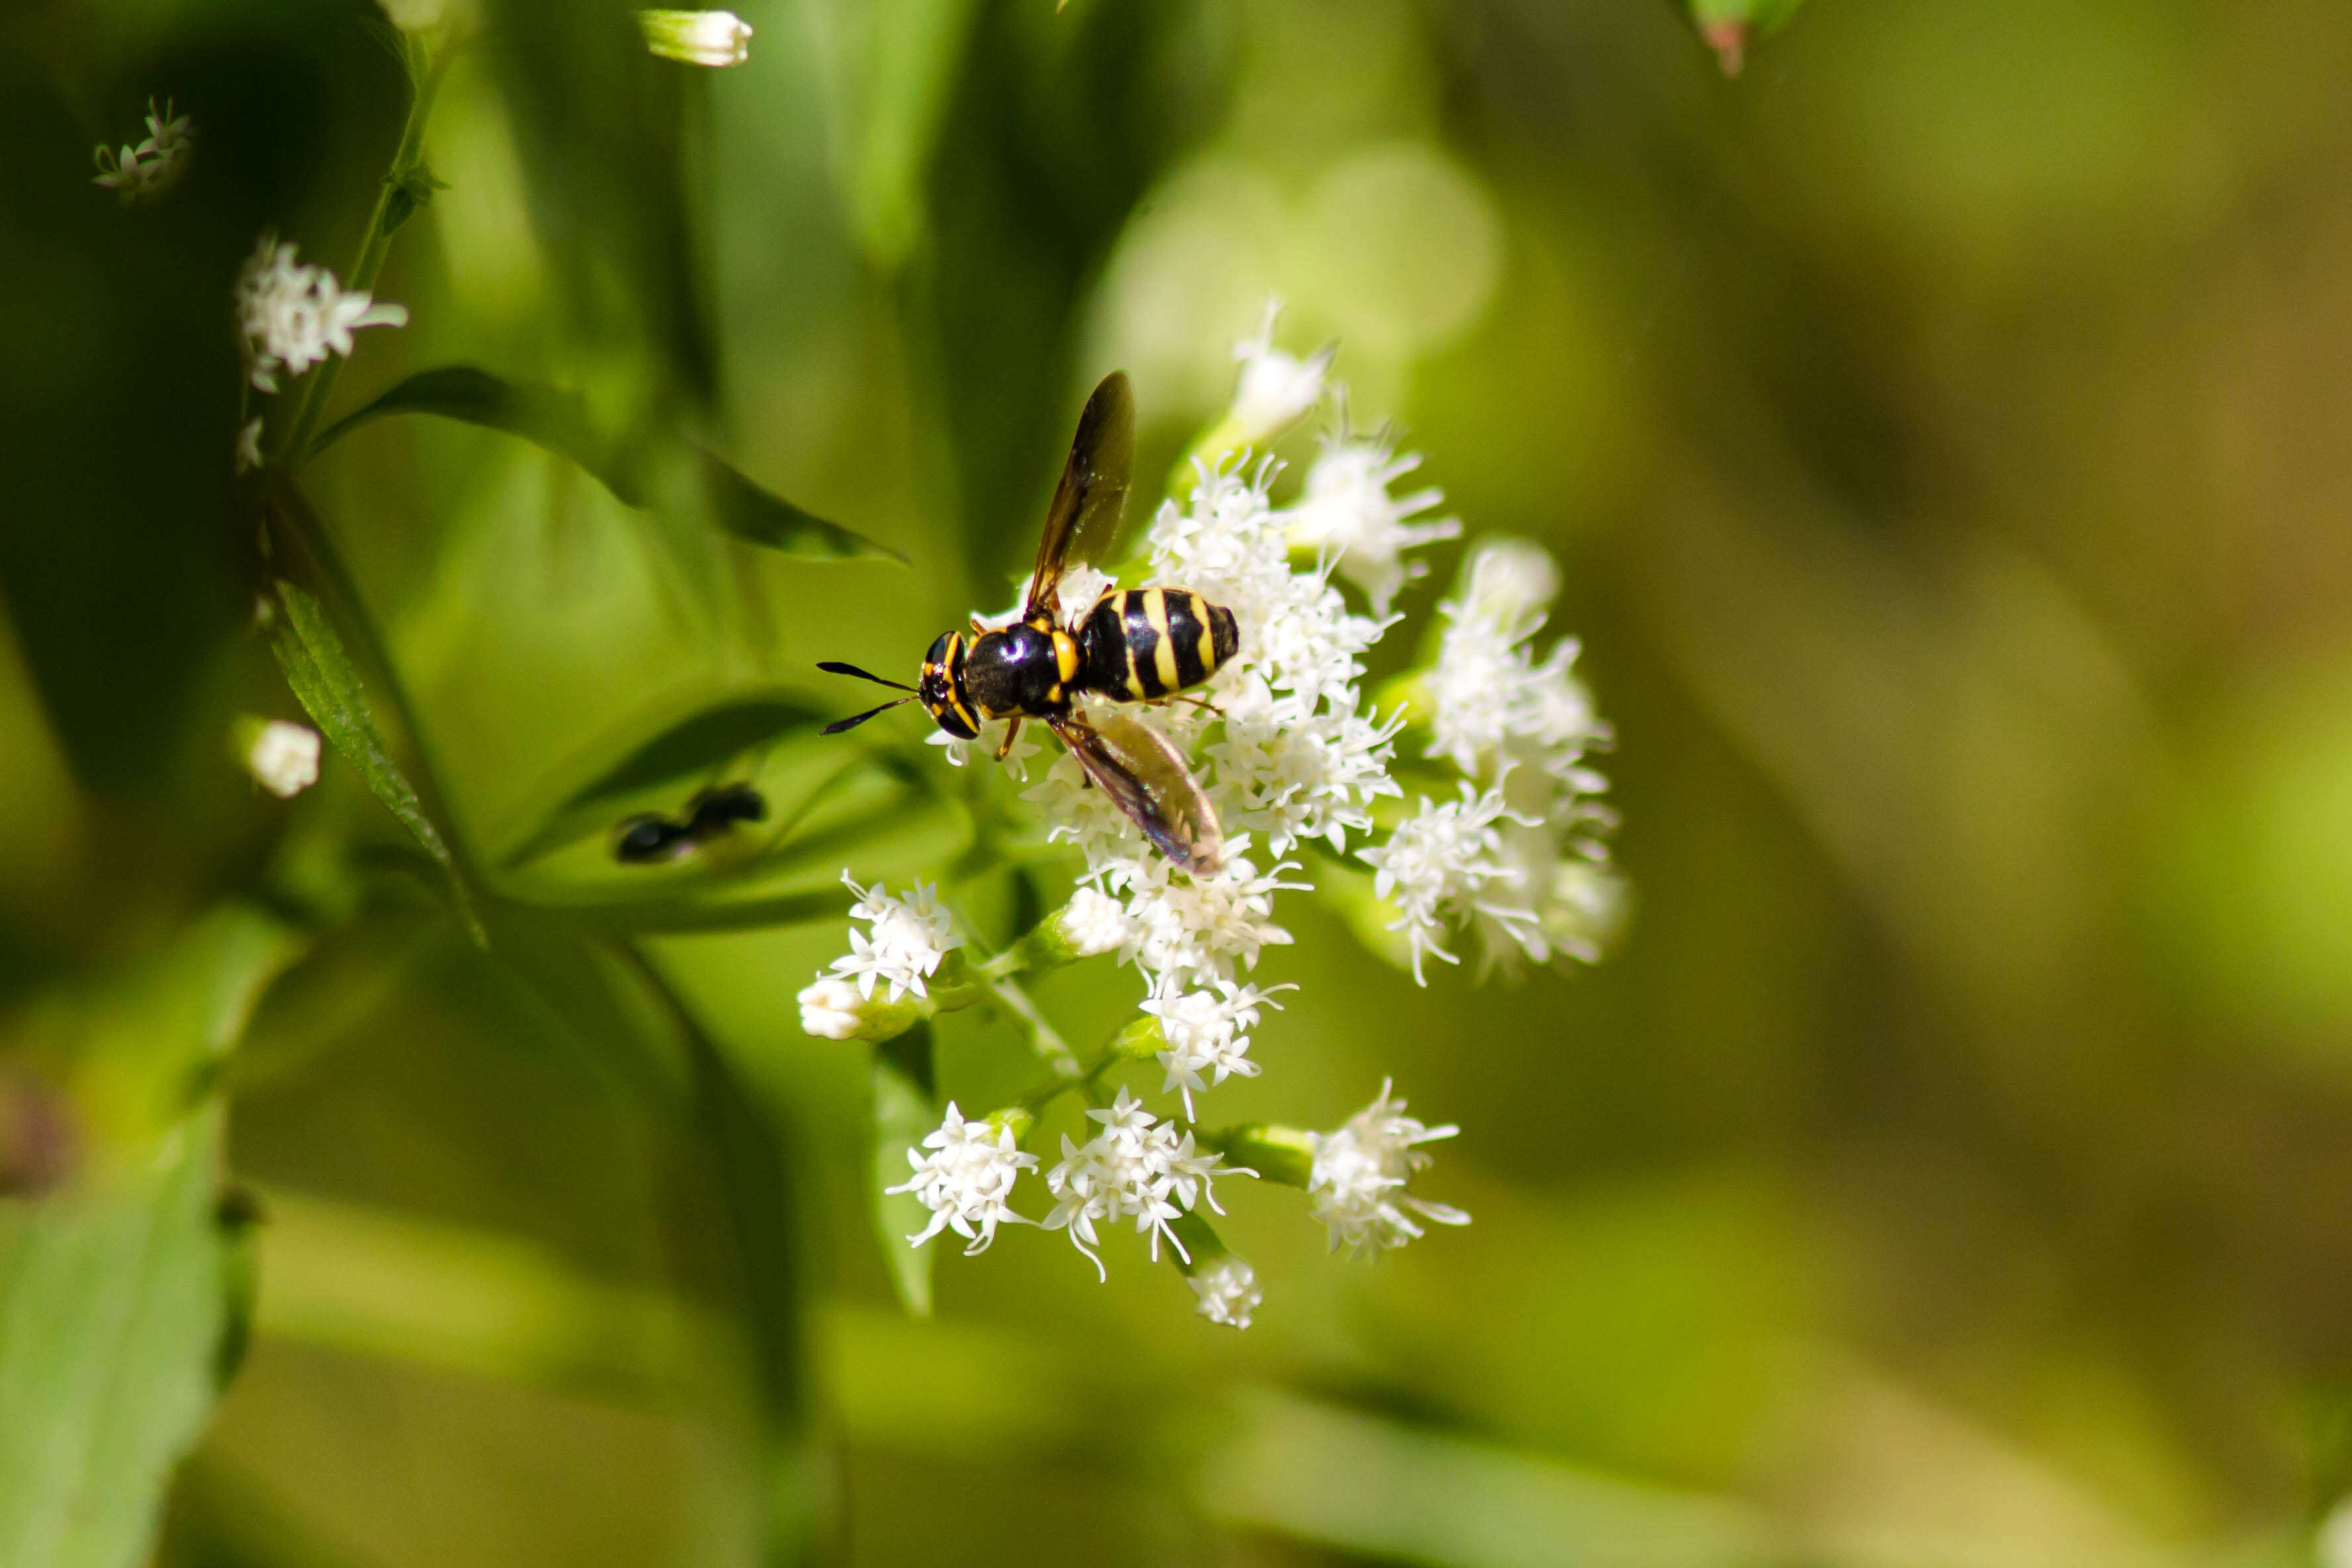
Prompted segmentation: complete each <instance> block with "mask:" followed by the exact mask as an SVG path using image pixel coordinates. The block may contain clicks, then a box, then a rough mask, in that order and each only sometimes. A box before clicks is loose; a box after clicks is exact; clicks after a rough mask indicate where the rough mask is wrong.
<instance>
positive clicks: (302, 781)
mask: <svg viewBox="0 0 2352 1568" xmlns="http://www.w3.org/2000/svg"><path fill="white" fill-rule="evenodd" d="M245 767H246V771H247V772H248V773H250V774H252V775H253V780H254V782H255V783H257V784H258V785H260V786H261V787H262V788H263V789H267V790H268V791H269V792H270V793H271V794H273V795H275V796H277V797H278V799H279V800H292V799H293V798H294V797H295V796H297V795H299V794H300V793H301V792H302V791H303V790H305V789H309V788H310V786H311V785H313V784H316V783H317V782H318V781H319V732H318V731H317V730H315V729H312V728H310V727H309V726H308V725H300V724H289V723H287V722H286V721H285V720H284V719H275V718H274V719H271V720H270V721H269V722H268V723H267V724H265V725H263V726H262V727H260V728H259V729H257V730H256V731H255V732H254V736H253V741H252V744H251V745H249V746H248V747H247V748H246V753H245Z"/></svg>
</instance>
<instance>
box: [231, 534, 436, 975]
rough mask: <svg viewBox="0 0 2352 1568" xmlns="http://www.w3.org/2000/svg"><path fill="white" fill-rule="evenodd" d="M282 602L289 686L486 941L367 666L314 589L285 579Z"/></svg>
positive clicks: (278, 636)
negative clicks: (371, 693) (370, 699)
mask: <svg viewBox="0 0 2352 1568" xmlns="http://www.w3.org/2000/svg"><path fill="white" fill-rule="evenodd" d="M278 603H279V605H280V606H281V607H282V608H283V610H284V612H285V613H284V614H283V615H281V616H279V617H278V621H277V623H276V624H275V625H274V626H273V627H272V628H271V632H270V639H269V646H270V651H271V652H272V653H276V654H277V656H278V668H280V669H281V670H283V671H285V673H286V684H287V685H289V686H291V687H292V688H293V689H294V695H295V697H296V699H297V700H298V701H299V702H300V703H301V705H302V708H303V711H304V712H306V713H308V714H309V715H310V717H311V720H312V721H313V722H314V723H316V724H317V725H318V727H319V731H320V734H322V735H324V736H325V737H327V739H328V741H329V742H330V743H331V745H332V746H333V747H334V748H335V749H336V750H337V751H338V752H340V753H341V755H342V757H343V758H344V760H345V761H347V762H349V763H350V764H351V765H352V767H353V768H357V769H359V774H360V777H361V779H363V780H365V781H366V784H367V787H368V789H370V790H372V791H373V793H374V795H375V798H376V799H377V800H382V801H383V803H384V807H385V809H386V810H390V811H391V812H392V814H393V815H394V817H397V818H398V819H399V820H400V823H401V825H402V826H403V827H404V828H406V829H407V830H408V831H409V832H410V833H411V834H413V835H414V836H415V840H416V841H417V843H419V844H420V845H422V846H423V847H424V850H425V853H426V854H428V855H431V856H432V857H433V860H434V862H435V863H436V864H437V865H438V866H440V868H441V870H442V872H443V873H445V874H446V876H447V877H448V879H449V887H450V890H451V892H452V894H454V895H455V897H456V899H457V907H458V910H459V912H460V913H461V914H462V915H464V917H465V919H466V921H467V925H468V926H469V927H470V928H471V929H472V930H473V932H474V934H475V936H477V937H479V936H480V935H481V925H480V922H479V921H478V919H477V917H476V916H475V914H474V909H473V899H472V897H471V895H470V894H468V892H467V887H466V881H465V877H464V875H463V874H462V873H460V872H459V870H458V868H457V857H456V856H455V855H453V854H451V853H450V851H449V843H448V841H447V840H446V839H445V838H443V837H442V835H441V830H440V829H439V828H437V827H436V826H434V823H433V820H432V819H431V818H430V817H428V816H427V815H425V803H424V802H423V801H422V800H419V799H418V798H417V794H416V788H415V785H413V784H411V783H409V781H408V777H407V775H406V774H404V773H403V772H402V771H401V770H400V764H399V763H398V762H397V761H395V760H394V758H393V755H392V745H391V743H390V742H389V741H387V740H386V739H385V738H384V734H383V729H382V728H381V727H378V725H377V724H376V722H375V715H374V714H373V713H372V712H370V711H369V709H368V704H367V694H366V692H365V691H364V690H362V687H361V685H360V676H359V670H358V668H357V666H355V665H354V664H352V658H351V655H350V654H349V653H346V652H345V651H344V649H343V643H342V639H341V637H340V636H338V635H336V632H335V628H334V623H333V622H331V621H330V620H329V619H328V617H327V612H326V608H325V607H324V606H323V605H321V604H320V602H319V601H318V600H317V599H315V598H313V597H312V596H311V595H310V593H309V592H308V591H305V590H303V589H302V588H300V587H299V586H297V585H296V584H294V583H291V582H288V581H285V580H282V579H281V580H279V582H278Z"/></svg>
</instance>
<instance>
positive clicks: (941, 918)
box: [833, 872, 963, 1002]
mask: <svg viewBox="0 0 2352 1568" xmlns="http://www.w3.org/2000/svg"><path fill="white" fill-rule="evenodd" d="M841 880H842V883H843V884H844V885H845V886H846V887H847V888H848V889H849V891H850V892H852V893H854V894H857V902H856V904H852V905H851V906H850V910H849V917H850V918H851V919H852V920H863V921H866V923H867V924H868V925H871V926H872V928H873V929H872V931H871V932H870V933H868V932H865V931H852V932H851V933H850V934H849V948H850V950H849V952H848V953H846V954H845V955H844V956H841V957H838V958H835V960H834V961H833V971H834V973H835V974H836V975H839V976H842V977H845V978H848V979H853V980H855V981H856V982H857V993H858V995H859V996H860V997H861V998H866V999H869V1000H870V999H871V998H872V997H873V995H874V986H875V983H876V982H877V981H881V982H883V983H885V984H887V986H888V987H889V988H890V989H889V995H888V998H887V999H888V1000H890V1001H893V1002H895V1001H897V1000H898V998H900V997H901V996H902V995H904V994H906V993H908V992H910V991H911V992H913V993H914V994H915V995H916V996H924V995H926V994H928V993H926V992H925V990H924V988H923V982H924V980H925V979H927V978H928V977H930V976H931V975H933V974H935V973H937V972H938V970H939V967H940V959H942V958H944V957H946V956H947V955H948V953H949V952H950V949H953V948H956V947H960V946H962V945H963V943H962V939H961V937H959V936H956V935H955V925H954V921H953V920H952V918H951V917H950V915H949V914H948V912H947V911H946V910H945V909H943V908H941V907H940V902H939V888H938V886H937V885H936V884H934V883H924V882H917V883H915V886H914V891H912V892H911V893H909V894H907V895H906V896H905V897H903V898H894V897H892V896H891V895H890V894H888V893H887V892H885V891H884V890H883V888H882V886H881V884H880V883H876V884H875V885H874V886H873V887H872V888H871V889H867V888H863V887H860V886H858V885H857V883H855V882H852V881H851V880H850V877H849V873H847V872H844V873H841Z"/></svg>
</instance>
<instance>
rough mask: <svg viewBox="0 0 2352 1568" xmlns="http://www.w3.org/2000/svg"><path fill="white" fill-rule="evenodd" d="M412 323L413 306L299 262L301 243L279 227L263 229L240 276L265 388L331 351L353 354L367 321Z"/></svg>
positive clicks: (253, 354) (242, 318) (249, 345)
mask: <svg viewBox="0 0 2352 1568" xmlns="http://www.w3.org/2000/svg"><path fill="white" fill-rule="evenodd" d="M407 324H408V310H407V308H406V307H404V306H400V305H383V304H378V303H377V302H376V301H375V300H373V299H372V298H369V296H368V295H367V294H365V293H364V292H362V291H361V290H358V289H345V288H344V287H342V286H341V285H340V284H338V283H337V282H336V281H335V275H334V274H333V273H331V272H330V271H328V270H327V269H326V268H325V267H310V266H306V265H304V264H302V263H299V262H298V261H296V260H295V259H294V246H291V245H289V244H287V243H285V242H283V241H281V240H279V239H278V236H277V235H274V234H265V235H262V236H261V243H260V244H259V245H257V246H255V247H254V252H253V255H252V256H251V257H250V258H249V259H248V260H247V262H246V264H245V270H244V272H243V273H242V274H240V275H239V276H238V277H237V280H236V328H237V331H238V333H239V335H240V336H241V337H242V338H243V340H244V342H245V358H246V374H247V376H248V377H249V378H250V379H251V381H252V382H253V384H254V386H255V387H256V388H257V390H259V391H262V392H276V391H277V390H278V376H279V374H280V373H281V372H282V373H284V374H286V375H289V376H299V375H300V374H301V373H302V372H303V371H307V370H309V369H310V367H311V366H313V365H315V364H318V363H320V362H321V361H324V360H325V359H326V358H327V356H328V355H330V354H346V355H347V354H349V353H350V352H351V351H352V333H353V332H355V331H357V330H359V329H361V328H362V327H404V326H406V325H407Z"/></svg>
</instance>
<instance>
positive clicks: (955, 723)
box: [924, 703, 980, 740]
mask: <svg viewBox="0 0 2352 1568" xmlns="http://www.w3.org/2000/svg"><path fill="white" fill-rule="evenodd" d="M924 706H927V707H929V709H930V712H931V717H932V719H933V720H934V721H936V722H937V723H938V725H939V727H940V728H941V729H944V730H946V731H947V732H948V733H949V734H950V735H952V736H954V737H956V738H957V739H958V740H978V739H979V738H980V731H978V730H976V729H974V728H972V727H971V726H970V725H968V724H966V723H964V721H963V716H962V715H961V714H959V713H957V712H956V710H955V709H954V708H952V707H950V706H948V705H947V704H946V703H935V704H933V703H927V704H925V705H924Z"/></svg>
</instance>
